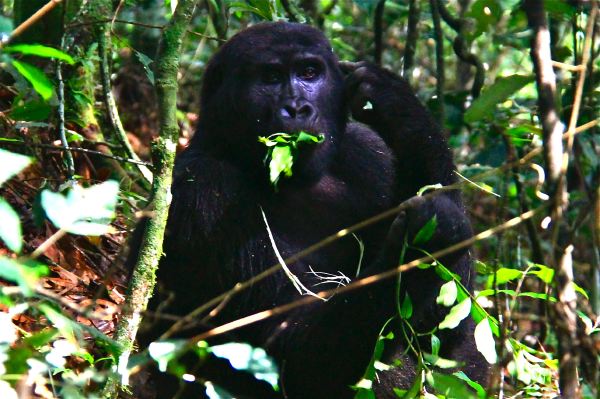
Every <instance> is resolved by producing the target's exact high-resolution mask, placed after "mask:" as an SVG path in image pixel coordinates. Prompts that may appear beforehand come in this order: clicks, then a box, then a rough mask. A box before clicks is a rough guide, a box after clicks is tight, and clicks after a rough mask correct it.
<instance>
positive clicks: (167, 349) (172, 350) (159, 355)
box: [148, 340, 186, 373]
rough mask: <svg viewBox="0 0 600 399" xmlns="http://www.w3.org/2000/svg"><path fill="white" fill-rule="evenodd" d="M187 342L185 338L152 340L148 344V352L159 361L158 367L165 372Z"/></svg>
mask: <svg viewBox="0 0 600 399" xmlns="http://www.w3.org/2000/svg"><path fill="white" fill-rule="evenodd" d="M185 344H186V342H185V340H170V341H157V342H152V343H151V344H150V345H149V346H148V353H149V354H150V357H151V358H152V359H154V360H155V361H156V363H158V369H159V370H160V371H162V372H163V373H164V372H165V371H167V366H168V364H169V362H170V361H171V360H173V359H174V358H176V357H177V356H178V355H179V351H180V350H181V349H182V348H183V347H185Z"/></svg>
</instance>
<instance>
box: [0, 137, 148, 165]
mask: <svg viewBox="0 0 600 399" xmlns="http://www.w3.org/2000/svg"><path fill="white" fill-rule="evenodd" d="M5 144H10V145H21V146H26V147H35V148H43V149H46V150H48V151H70V152H81V153H84V154H90V155H97V156H99V157H104V158H108V159H114V160H115V161H119V162H127V163H132V164H135V165H144V166H146V167H149V168H152V163H151V162H145V161H137V160H135V159H129V158H123V157H119V156H117V155H112V154H105V153H103V152H101V151H95V150H90V149H87V148H80V147H69V148H68V149H66V148H65V147H58V146H55V145H51V144H38V143H25V142H23V141H0V146H2V145H5ZM102 145H106V144H102Z"/></svg>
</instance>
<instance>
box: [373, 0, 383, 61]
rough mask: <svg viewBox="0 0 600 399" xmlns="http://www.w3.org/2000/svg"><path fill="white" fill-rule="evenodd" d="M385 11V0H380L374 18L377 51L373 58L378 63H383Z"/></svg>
mask: <svg viewBox="0 0 600 399" xmlns="http://www.w3.org/2000/svg"><path fill="white" fill-rule="evenodd" d="M384 11H385V0H379V2H378V3H377V6H375V16H374V18H373V32H375V38H374V40H375V53H374V55H373V58H374V59H375V63H376V64H377V65H381V56H382V53H383V12H384Z"/></svg>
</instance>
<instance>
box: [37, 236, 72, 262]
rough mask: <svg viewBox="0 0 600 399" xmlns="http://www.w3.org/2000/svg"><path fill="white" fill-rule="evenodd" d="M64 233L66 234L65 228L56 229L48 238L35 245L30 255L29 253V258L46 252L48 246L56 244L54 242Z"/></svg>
mask: <svg viewBox="0 0 600 399" xmlns="http://www.w3.org/2000/svg"><path fill="white" fill-rule="evenodd" d="M65 234H67V231H66V230H63V229H59V230H57V231H56V233H54V234H52V235H51V236H50V237H48V239H47V240H46V241H44V242H43V243H42V244H41V245H40V246H39V247H37V248H36V249H35V251H33V252H32V253H31V255H29V257H30V258H31V259H35V258H37V257H38V256H40V255H41V254H43V253H44V252H46V250H48V248H50V247H51V246H53V245H54V244H56V242H57V241H58V240H60V239H61V238H63V237H64V236H65Z"/></svg>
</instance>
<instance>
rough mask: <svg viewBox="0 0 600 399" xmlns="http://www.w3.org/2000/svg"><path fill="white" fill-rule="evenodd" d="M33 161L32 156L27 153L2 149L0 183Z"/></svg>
mask: <svg viewBox="0 0 600 399" xmlns="http://www.w3.org/2000/svg"><path fill="white" fill-rule="evenodd" d="M30 163H31V158H29V157H26V156H25V155H21V154H15V153H14V152H10V151H6V150H3V149H0V165H2V167H1V168H0V185H2V184H3V183H4V182H5V181H7V180H8V179H10V178H11V177H13V176H14V175H16V174H17V173H19V172H20V171H21V170H23V169H25V167H27V166H28V165H29V164H30Z"/></svg>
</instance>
